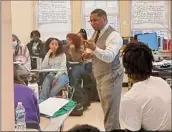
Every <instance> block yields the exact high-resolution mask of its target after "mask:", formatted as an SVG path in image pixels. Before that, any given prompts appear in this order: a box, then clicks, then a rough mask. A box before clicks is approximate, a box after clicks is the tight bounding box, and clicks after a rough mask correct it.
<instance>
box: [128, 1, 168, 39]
mask: <svg viewBox="0 0 172 132" xmlns="http://www.w3.org/2000/svg"><path fill="white" fill-rule="evenodd" d="M169 4H170V2H169V1H155V0H150V1H142V0H134V1H131V30H132V32H133V33H134V32H135V31H136V32H138V31H143V32H156V33H157V34H158V36H163V37H165V38H170V36H171V31H170V26H169V25H170V17H169V13H170V12H169Z"/></svg>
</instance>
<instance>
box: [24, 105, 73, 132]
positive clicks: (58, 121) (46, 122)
mask: <svg viewBox="0 0 172 132" xmlns="http://www.w3.org/2000/svg"><path fill="white" fill-rule="evenodd" d="M73 109H74V107H73V108H72V109H71V110H70V111H69V112H67V113H66V114H64V115H61V116H58V117H55V118H46V117H42V116H41V118H40V128H41V131H60V132H61V131H63V126H64V121H65V120H66V119H67V118H68V117H69V115H70V113H71V112H72V111H73ZM27 131H38V130H36V129H27Z"/></svg>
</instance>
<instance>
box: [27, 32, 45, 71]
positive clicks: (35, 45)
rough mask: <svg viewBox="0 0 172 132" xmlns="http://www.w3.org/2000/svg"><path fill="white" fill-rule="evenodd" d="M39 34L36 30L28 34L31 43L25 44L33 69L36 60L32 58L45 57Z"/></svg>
mask: <svg viewBox="0 0 172 132" xmlns="http://www.w3.org/2000/svg"><path fill="white" fill-rule="evenodd" d="M40 37H41V35H40V32H39V31H38V30H34V31H32V32H31V34H30V38H31V41H30V42H29V43H28V44H27V47H28V50H29V53H30V57H31V68H32V69H35V68H37V66H36V64H37V63H36V59H34V57H39V58H42V59H43V58H44V56H45V52H44V51H45V46H44V43H43V42H42V41H41V40H40Z"/></svg>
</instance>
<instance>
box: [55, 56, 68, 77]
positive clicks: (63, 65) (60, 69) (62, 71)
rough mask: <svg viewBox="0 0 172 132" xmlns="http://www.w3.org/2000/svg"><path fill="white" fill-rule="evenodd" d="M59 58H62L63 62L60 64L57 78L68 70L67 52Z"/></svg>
mask: <svg viewBox="0 0 172 132" xmlns="http://www.w3.org/2000/svg"><path fill="white" fill-rule="evenodd" d="M59 59H60V60H61V63H60V66H59V67H60V68H59V71H58V73H57V74H56V75H55V78H58V77H59V76H60V75H62V74H63V73H65V72H66V70H67V67H66V54H65V53H63V54H62V55H61V57H60V58H59Z"/></svg>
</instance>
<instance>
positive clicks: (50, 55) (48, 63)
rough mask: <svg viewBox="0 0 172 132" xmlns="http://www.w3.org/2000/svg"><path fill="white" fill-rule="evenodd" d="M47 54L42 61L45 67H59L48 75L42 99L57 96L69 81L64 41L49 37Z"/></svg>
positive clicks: (42, 90)
mask: <svg viewBox="0 0 172 132" xmlns="http://www.w3.org/2000/svg"><path fill="white" fill-rule="evenodd" d="M45 44H46V46H47V48H46V49H47V50H48V52H47V54H46V56H45V58H44V60H43V62H42V68H43V69H46V68H48V69H51V68H52V69H57V71H56V72H50V73H49V74H48V75H46V77H45V79H44V81H43V84H42V89H41V93H40V101H43V100H46V99H47V98H49V97H54V96H57V93H59V92H60V91H61V89H62V88H63V87H64V86H65V85H66V84H67V83H68V82H69V79H68V75H67V67H66V55H65V53H64V52H63V47H62V43H61V41H60V40H58V39H57V38H49V39H48V40H47V41H46V43H45Z"/></svg>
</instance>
